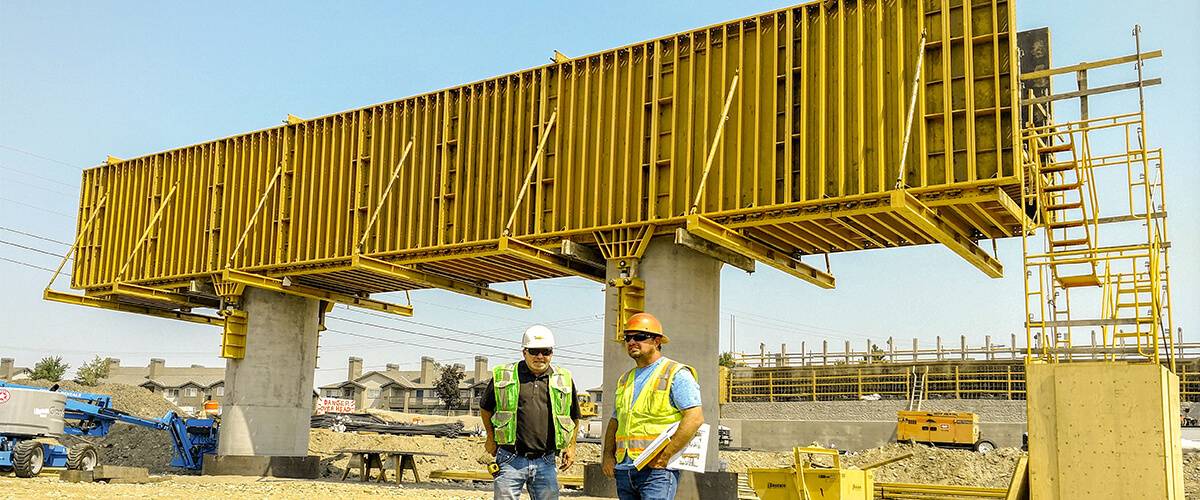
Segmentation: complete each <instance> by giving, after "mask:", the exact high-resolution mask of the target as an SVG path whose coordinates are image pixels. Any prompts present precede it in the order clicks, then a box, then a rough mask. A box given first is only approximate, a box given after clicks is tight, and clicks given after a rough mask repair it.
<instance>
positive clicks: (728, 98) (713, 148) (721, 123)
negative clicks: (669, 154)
mask: <svg viewBox="0 0 1200 500" xmlns="http://www.w3.org/2000/svg"><path fill="white" fill-rule="evenodd" d="M738 77H739V75H738V73H737V70H734V73H733V81H732V82H730V83H729V92H726V93H725V106H724V107H722V108H721V117H720V118H719V119H718V121H717V130H716V131H715V132H713V140H712V144H711V145H710V146H709V147H708V156H707V157H706V158H705V159H704V171H703V173H702V174H700V185H699V186H697V187H696V197H695V198H694V199H693V201H692V206H691V208H689V209H688V214H694V213H696V211H697V210H699V209H700V197H701V196H704V186H705V185H706V184H708V173H709V172H710V171H712V164H713V159H715V158H716V156H717V146H719V145H720V144H721V137H722V134H723V133H724V132H725V121H726V120H728V119H729V106H730V105H731V104H733V93H734V91H736V90H737V85H738Z"/></svg>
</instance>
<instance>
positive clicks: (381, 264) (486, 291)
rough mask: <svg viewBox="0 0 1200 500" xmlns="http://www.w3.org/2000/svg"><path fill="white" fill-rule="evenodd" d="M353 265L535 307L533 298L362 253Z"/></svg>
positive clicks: (388, 274)
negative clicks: (366, 255) (419, 269)
mask: <svg viewBox="0 0 1200 500" xmlns="http://www.w3.org/2000/svg"><path fill="white" fill-rule="evenodd" d="M351 266H352V267H354V268H355V269H360V270H363V271H367V272H370V273H373V274H379V275H383V276H387V277H390V278H395V279H399V280H404V281H414V282H417V283H421V284H424V285H428V286H432V287H435V288H441V289H442V290H448V291H451V292H455V293H461V294H463V295H470V296H472V297H475V298H480V299H484V300H490V301H492V302H496V303H500V304H506V305H510V306H514V307H519V308H521V309H529V308H530V307H533V299H531V298H529V297H526V296H522V295H515V294H511V293H507V292H502V291H500V290H495V289H492V288H489V287H487V286H480V285H476V284H473V283H468V282H466V281H462V280H457V279H453V278H447V277H444V276H439V275H436V274H430V273H427V272H424V271H418V270H416V269H413V268H410V267H405V266H401V265H399V264H393V263H391V262H387V261H383V260H379V259H373V258H371V257H365V256H362V255H355V256H354V258H353V259H352V260H351Z"/></svg>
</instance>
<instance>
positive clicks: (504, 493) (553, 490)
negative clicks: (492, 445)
mask: <svg viewBox="0 0 1200 500" xmlns="http://www.w3.org/2000/svg"><path fill="white" fill-rule="evenodd" d="M555 462H556V461H555V456H554V454H553V453H551V454H549V455H546V456H544V457H542V458H525V457H522V456H520V455H517V454H515V453H513V452H511V451H508V450H506V449H504V448H498V449H496V465H499V466H500V475H499V476H496V480H495V481H493V482H492V492H493V493H494V498H495V500H517V499H519V498H521V488H522V487H525V488H528V489H529V498H530V499H532V500H558V467H557V464H556V463H555Z"/></svg>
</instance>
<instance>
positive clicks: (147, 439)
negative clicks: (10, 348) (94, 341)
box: [26, 380, 182, 473]
mask: <svg viewBox="0 0 1200 500" xmlns="http://www.w3.org/2000/svg"><path fill="white" fill-rule="evenodd" d="M28 382H29V383H27V384H26V385H31V386H39V387H49V386H50V385H51V383H50V382H46V381H44V380H35V381H28ZM59 388H60V389H62V390H67V391H75V392H86V393H90V394H107V395H109V396H112V402H113V408H114V409H117V410H120V411H123V412H125V413H128V414H130V415H135V416H138V417H141V418H146V419H159V418H162V417H163V416H164V415H166V414H167V412H168V411H176V412H179V408H178V407H176V406H175V405H173V404H171V402H170V401H167V400H166V399H164V398H163V397H162V396H161V395H158V394H155V393H153V392H150V391H148V390H146V389H145V388H143V387H137V386H132V385H124V384H100V385H96V386H85V385H80V384H77V383H75V382H70V381H67V382H60V383H59ZM68 423H70V422H68ZM61 441H62V443H63V444H64V445H66V446H68V447H69V446H76V445H78V444H80V443H90V444H91V445H92V446H95V447H96V449H97V451H99V452H100V463H102V464H109V465H122V466H127V467H145V468H147V469H149V470H150V472H152V473H162V472H177V473H181V472H182V471H180V470H178V469H172V468H171V467H170V466H169V465H168V464H169V463H170V462H171V456H172V454H173V453H174V451H173V445H172V443H171V436H170V434H168V433H167V432H166V431H160V430H157V429H151V428H149V427H140V426H136V425H130V424H122V423H114V424H113V425H112V428H111V430H109V432H108V435H107V436H104V437H101V438H81V437H73V436H66V437H63V438H62V440H61Z"/></svg>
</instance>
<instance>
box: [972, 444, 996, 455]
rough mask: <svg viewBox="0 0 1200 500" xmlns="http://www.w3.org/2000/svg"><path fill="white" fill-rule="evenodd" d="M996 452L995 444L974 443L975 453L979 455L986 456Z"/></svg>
mask: <svg viewBox="0 0 1200 500" xmlns="http://www.w3.org/2000/svg"><path fill="white" fill-rule="evenodd" d="M995 450H996V444H995V443H993V442H991V441H980V442H978V443H975V451H977V452H979V453H980V454H983V455H987V454H988V453H991V452H993V451H995Z"/></svg>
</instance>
